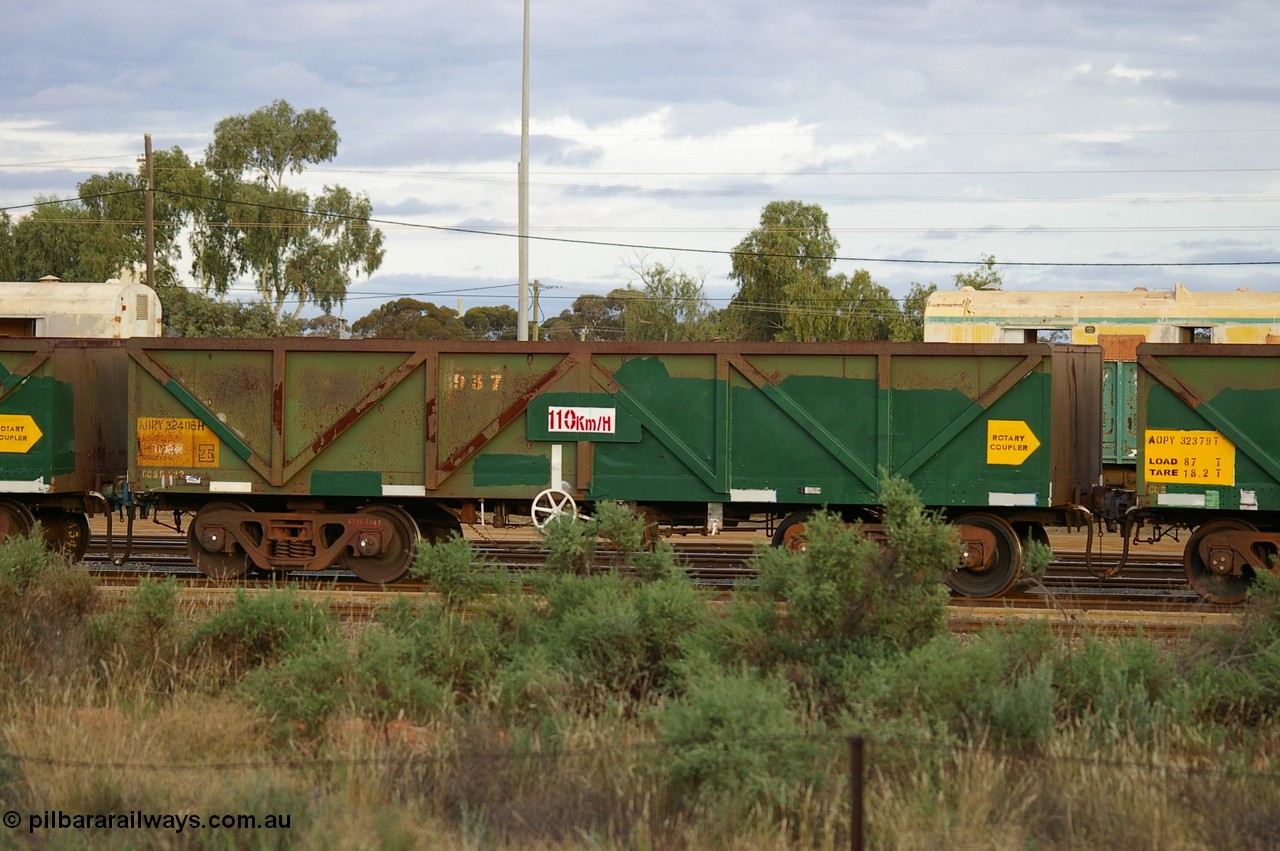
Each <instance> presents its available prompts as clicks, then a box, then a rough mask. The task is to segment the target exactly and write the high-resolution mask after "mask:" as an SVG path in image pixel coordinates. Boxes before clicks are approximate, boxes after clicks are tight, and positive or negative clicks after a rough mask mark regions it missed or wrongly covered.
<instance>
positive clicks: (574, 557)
mask: <svg viewBox="0 0 1280 851" xmlns="http://www.w3.org/2000/svg"><path fill="white" fill-rule="evenodd" d="M542 540H543V543H544V544H545V545H546V548H547V564H546V569H547V570H549V571H551V572H553V573H570V574H578V575H581V574H585V573H586V572H587V571H589V570H590V569H591V560H592V559H593V558H594V557H595V553H596V526H595V524H594V523H591V522H584V521H581V520H575V519H573V518H571V517H569V516H568V515H561V516H559V517H556V518H553V519H552V520H551V521H550V522H549V523H547V525H546V526H543V527H542Z"/></svg>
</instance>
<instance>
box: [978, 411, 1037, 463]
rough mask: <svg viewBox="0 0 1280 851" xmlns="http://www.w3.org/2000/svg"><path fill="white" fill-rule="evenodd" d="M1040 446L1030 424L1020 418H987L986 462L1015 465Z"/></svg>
mask: <svg viewBox="0 0 1280 851" xmlns="http://www.w3.org/2000/svg"><path fill="white" fill-rule="evenodd" d="M1039 448H1040V440H1039V439H1038V438H1037V437H1036V435H1035V432H1033V431H1032V430H1031V426H1029V425H1027V424H1026V423H1024V422H1023V421H1022V420H987V463H988V464H1008V465H1010V466H1015V467H1016V466H1017V465H1019V464H1021V463H1022V462H1023V461H1026V460H1027V459H1028V458H1029V457H1031V453H1032V452H1035V451H1036V450H1037V449H1039Z"/></svg>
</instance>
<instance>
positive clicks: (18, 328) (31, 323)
mask: <svg viewBox="0 0 1280 851" xmlns="http://www.w3.org/2000/svg"><path fill="white" fill-rule="evenodd" d="M35 335H36V321H35V320H34V319H21V318H17V317H12V316H4V317H0V337H34V336H35Z"/></svg>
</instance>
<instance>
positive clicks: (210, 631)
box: [191, 588, 335, 677]
mask: <svg viewBox="0 0 1280 851" xmlns="http://www.w3.org/2000/svg"><path fill="white" fill-rule="evenodd" d="M334 627H335V622H334V619H333V617H332V616H331V615H330V614H329V612H328V610H327V609H326V608H324V607H323V606H322V605H320V604H316V603H313V602H311V601H309V600H304V599H303V598H301V597H300V596H299V595H298V594H296V593H294V592H293V591H290V590H280V591H274V590H273V591H256V592H254V593H252V594H249V593H246V592H245V590H244V589H243V588H237V589H236V595H235V600H234V601H233V602H232V604H231V605H230V606H228V607H227V608H226V609H224V610H223V611H221V612H218V613H217V614H216V615H214V616H213V617H211V618H209V619H208V620H206V621H204V622H202V623H200V624H198V625H197V626H196V628H195V630H194V632H193V634H192V638H191V646H192V648H193V649H195V650H200V651H202V652H204V653H206V654H208V655H209V656H211V657H212V658H214V659H217V660H220V661H222V662H223V663H224V664H225V665H227V669H228V671H229V672H230V673H231V675H232V676H233V677H234V676H239V675H240V674H242V673H243V672H244V671H245V670H247V669H250V668H254V667H257V666H259V665H263V664H267V663H269V662H272V661H275V660H276V659H279V658H281V657H284V656H288V655H290V654H294V653H298V652H299V651H301V650H304V649H307V648H309V647H310V646H311V645H313V644H315V643H316V642H317V641H320V640H323V639H325V638H327V637H329V636H330V635H332V634H333V632H334Z"/></svg>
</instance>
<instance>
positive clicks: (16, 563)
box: [0, 523, 69, 606]
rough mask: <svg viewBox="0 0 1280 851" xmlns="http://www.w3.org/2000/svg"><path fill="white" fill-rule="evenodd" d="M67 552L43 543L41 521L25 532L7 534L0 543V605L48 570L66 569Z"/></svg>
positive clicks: (14, 598)
mask: <svg viewBox="0 0 1280 851" xmlns="http://www.w3.org/2000/svg"><path fill="white" fill-rule="evenodd" d="M68 567H69V565H68V562H67V559H66V556H64V555H62V554H61V553H56V552H54V551H52V550H50V549H48V548H46V547H45V544H44V536H43V532H42V531H41V529H40V524H38V523H37V524H36V527H35V529H33V530H32V531H31V533H30V534H27V535H10V536H8V537H7V538H5V539H4V541H3V542H2V543H0V605H5V606H10V605H14V604H16V602H17V601H18V600H19V599H20V598H21V597H22V596H23V595H24V594H25V593H27V592H28V591H30V590H31V589H33V588H35V587H36V586H37V585H38V584H39V583H40V580H41V579H42V578H43V577H45V576H46V575H47V574H49V573H55V572H57V573H62V572H66V571H67V569H68Z"/></svg>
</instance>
